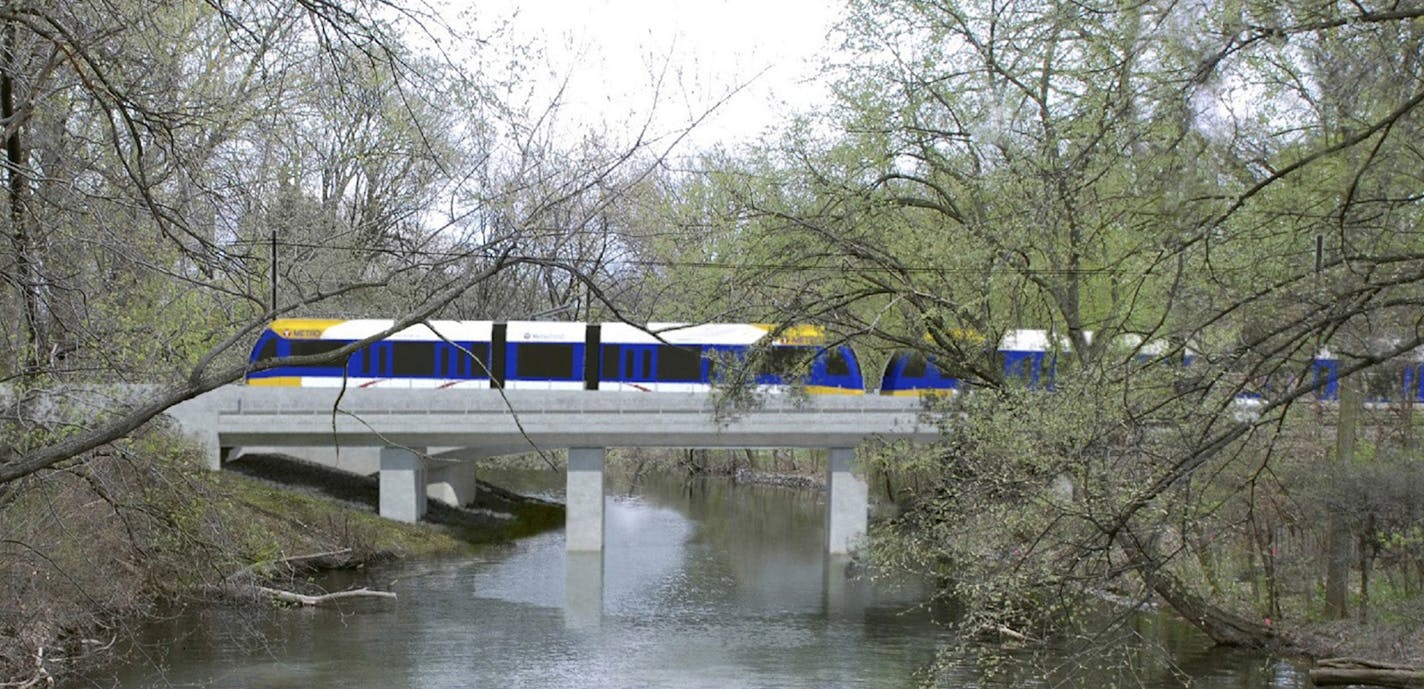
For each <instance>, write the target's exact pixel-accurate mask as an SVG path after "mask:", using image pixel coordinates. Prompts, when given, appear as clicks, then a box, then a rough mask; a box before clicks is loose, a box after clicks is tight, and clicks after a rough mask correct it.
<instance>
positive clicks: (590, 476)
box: [564, 447, 604, 552]
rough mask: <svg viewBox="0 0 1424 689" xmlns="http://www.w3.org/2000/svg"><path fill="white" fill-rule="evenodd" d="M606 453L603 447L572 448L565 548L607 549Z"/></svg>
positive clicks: (565, 493)
mask: <svg viewBox="0 0 1424 689" xmlns="http://www.w3.org/2000/svg"><path fill="white" fill-rule="evenodd" d="M603 454H604V448H601V447H573V448H569V469H568V479H567V484H566V486H567V490H565V492H564V524H565V527H564V549H565V550H568V551H570V552H589V551H594V552H598V551H602V550H603Z"/></svg>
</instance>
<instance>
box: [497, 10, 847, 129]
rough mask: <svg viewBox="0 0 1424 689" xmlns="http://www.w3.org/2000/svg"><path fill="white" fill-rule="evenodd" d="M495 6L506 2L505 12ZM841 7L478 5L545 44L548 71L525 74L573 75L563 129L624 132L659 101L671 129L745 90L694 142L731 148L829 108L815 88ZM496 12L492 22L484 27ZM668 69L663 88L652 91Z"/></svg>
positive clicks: (543, 78) (662, 118) (819, 87)
mask: <svg viewBox="0 0 1424 689" xmlns="http://www.w3.org/2000/svg"><path fill="white" fill-rule="evenodd" d="M500 3H503V6H502V9H498V10H496V8H500V7H501V5H500ZM839 5H840V3H838V2H835V1H834V0H686V1H684V0H498V2H494V3H490V2H489V0H482V2H481V3H480V5H479V6H478V7H479V8H480V10H481V11H482V12H490V11H491V10H494V11H495V12H496V13H497V14H502V15H503V16H514V17H515V19H514V23H513V29H514V37H515V38H516V40H521V39H522V40H528V41H533V42H535V43H537V44H542V45H543V46H545V48H546V50H547V54H548V56H549V59H550V61H551V63H552V69H551V70H538V71H536V70H531V71H530V72H529V73H528V74H526V75H525V76H526V77H528V78H537V79H539V80H541V81H543V82H545V83H547V84H549V85H550V87H552V85H553V84H554V83H556V82H557V79H556V78H554V77H551V75H550V72H552V73H553V74H564V73H567V74H569V75H570V77H571V78H570V79H569V91H568V92H567V93H566V100H565V103H566V107H565V108H564V110H563V111H562V119H563V120H564V121H565V123H566V124H569V125H573V126H578V125H583V124H587V125H597V124H598V123H600V122H608V123H610V124H611V125H614V126H615V127H619V128H623V129H629V128H630V125H631V124H632V123H636V122H639V121H641V117H642V116H644V115H646V114H647V113H648V112H649V110H650V109H651V108H652V107H653V106H654V104H655V100H656V105H657V108H658V114H659V119H660V122H659V124H660V125H661V128H662V129H664V130H666V129H673V128H677V127H679V126H681V125H682V124H684V123H686V122H687V121H688V120H689V119H690V118H692V117H695V116H696V115H697V114H699V113H701V112H702V111H704V110H705V109H706V108H708V107H710V106H711V105H713V104H714V103H715V102H716V101H717V100H718V99H719V98H720V97H721V96H723V95H725V94H727V93H729V92H730V91H732V90H733V89H736V88H737V87H738V86H739V85H744V84H749V85H747V86H745V88H743V90H742V91H741V92H740V93H738V94H737V95H736V96H734V97H733V99H732V100H731V101H730V102H729V103H728V104H727V105H725V106H723V107H722V108H720V109H719V111H718V112H717V113H716V114H715V115H714V116H713V118H712V119H711V120H710V121H709V122H708V123H707V124H705V125H703V126H702V127H701V128H700V129H701V131H700V133H699V134H698V135H697V138H696V141H695V142H694V143H695V144H708V143H712V142H723V143H729V144H735V143H737V142H738V141H743V140H745V139H747V138H750V137H752V136H754V135H756V134H757V133H759V132H760V131H762V130H763V129H764V128H766V127H770V126H774V125H776V124H778V123H779V122H781V121H783V120H784V117H785V113H786V112H787V111H788V110H789V109H804V108H808V107H814V106H815V105H816V104H818V103H823V102H825V98H826V96H825V91H824V86H822V85H818V84H812V83H808V79H810V78H813V77H814V76H815V75H816V74H817V73H818V69H817V66H818V65H817V59H818V55H819V54H821V53H822V52H823V51H824V49H825V46H826V43H827V35H828V32H829V31H830V28H831V26H832V24H833V23H834V22H835V19H836V16H837V13H838V11H839ZM490 16H491V15H490V14H485V17H486V19H488V18H489V17H490ZM665 62H666V63H667V65H666V71H665V74H666V76H665V78H664V86H663V89H662V92H661V94H660V95H657V96H655V91H654V88H653V84H654V82H655V79H656V77H657V74H658V72H659V71H661V70H664V63H665Z"/></svg>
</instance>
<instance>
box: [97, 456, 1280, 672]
mask: <svg viewBox="0 0 1424 689" xmlns="http://www.w3.org/2000/svg"><path fill="white" fill-rule="evenodd" d="M529 478H530V476H527V475H526V476H523V477H514V476H512V475H505V476H501V477H497V478H496V480H497V481H499V482H503V483H505V484H506V485H508V484H509V483H511V482H516V481H518V480H527V479H529ZM532 478H533V479H534V481H535V482H534V483H533V484H527V483H526V484H525V485H523V486H515V487H516V488H523V489H525V490H529V489H530V488H533V489H535V490H546V491H553V490H557V487H558V485H559V484H560V482H561V481H562V477H561V476H560V475H557V474H551V473H543V474H538V475H533V476H532ZM605 516H606V528H607V531H606V552H605V554H604V555H603V557H602V558H599V557H598V556H574V557H566V556H565V553H564V550H563V534H562V532H554V533H550V534H546V535H543V536H538V537H535V538H530V539H526V540H524V541H521V542H518V543H516V544H513V545H509V546H501V547H498V548H491V549H489V550H488V551H486V552H483V553H481V554H479V555H478V556H476V557H474V558H465V559H459V560H453V559H447V560H434V561H421V562H405V563H399V564H397V565H393V566H390V567H382V568H374V569H372V570H370V571H368V572H363V573H360V574H359V575H343V576H342V577H339V578H334V579H333V580H332V581H330V582H327V583H328V585H329V586H330V587H332V588H344V587H347V586H352V585H366V584H369V585H372V586H376V587H380V588H388V589H390V590H394V591H396V592H397V593H398V594H399V596H400V598H399V600H397V601H367V602H360V603H355V604H352V605H348V606H344V607H343V608H340V609H325V608H323V609H315V610H311V609H285V610H273V611H270V612H266V613H260V614H253V613H251V612H245V611H238V610H229V609H219V610H206V611H196V612H193V613H188V614H184V615H182V616H179V617H177V618H175V619H172V620H169V621H167V622H165V623H162V624H157V625H152V626H151V627H149V628H146V629H145V630H144V631H143V633H142V637H143V638H144V642H143V644H142V645H141V646H140V647H139V648H137V649H136V651H135V661H134V662H133V663H131V664H129V665H127V666H125V667H121V668H118V669H117V670H114V671H110V672H107V673H99V674H96V675H95V676H91V677H88V678H85V679H83V680H79V681H76V682H73V683H71V685H70V686H74V687H81V686H122V687H340V688H342V689H353V688H359V687H372V688H380V689H389V688H391V687H686V688H697V687H708V688H714V687H715V688H716V689H727V688H729V687H768V688H773V687H788V688H790V687H798V688H801V687H806V688H809V687H915V686H921V685H922V684H923V683H924V682H926V681H929V682H931V683H932V684H935V685H938V686H944V687H1018V686H1045V687H1049V686H1059V685H1062V684H1063V683H1065V682H1067V683H1071V684H1081V685H1086V686H1148V687H1184V686H1192V687H1233V688H1234V687H1242V688H1245V687H1304V686H1306V682H1305V678H1304V676H1303V674H1302V673H1300V672H1299V671H1297V670H1296V669H1295V668H1294V667H1293V666H1291V665H1290V664H1287V663H1280V662H1275V661H1271V660H1270V659H1267V658H1263V657H1259V656H1253V655H1249V654H1235V653H1229V652H1223V651H1219V650H1213V649H1210V648H1208V647H1207V646H1206V644H1205V643H1204V642H1203V641H1202V639H1200V638H1199V637H1197V636H1196V635H1195V634H1193V633H1191V632H1190V631H1189V630H1186V629H1184V628H1182V627H1181V626H1180V625H1177V624H1173V623H1171V622H1170V621H1169V620H1166V619H1162V618H1158V617H1151V616H1146V617H1143V618H1142V619H1141V621H1140V623H1139V624H1138V625H1137V627H1136V629H1134V630H1130V631H1131V633H1129V634H1126V635H1124V636H1123V638H1121V639H1117V640H1114V641H1113V642H1112V643H1110V644H1108V647H1110V648H1113V649H1115V651H1114V652H1115V653H1116V654H1117V655H1116V656H1115V658H1112V659H1110V658H1106V657H1104V658H1103V659H1102V660H1103V661H1104V662H1103V663H1102V664H1103V665H1106V666H1116V667H1117V668H1118V669H1113V670H1106V669H1096V668H1093V667H1092V666H1093V665H1094V664H1095V663H1094V662H1093V656H1092V654H1088V655H1086V656H1085V655H1082V654H1077V655H1069V654H1067V653H1066V652H1061V653H1060V652H1057V651H1049V652H1047V653H1044V652H1039V653H1037V654H1036V655H1034V656H1032V657H1028V656H1025V657H1022V658H1018V660H1020V661H1021V662H1018V663H1014V664H1013V665H1012V666H1011V667H1010V668H1009V669H1002V667H1001V666H1000V665H998V664H990V663H988V662H984V661H983V659H982V658H981V657H976V654H974V652H973V651H968V652H963V653H961V654H960V655H956V656H950V657H947V658H946V659H945V660H946V662H944V663H942V664H941V666H940V667H939V668H938V669H934V670H931V669H930V668H931V666H932V665H933V663H934V661H935V659H936V657H937V650H938V649H939V648H941V647H944V646H946V645H948V644H950V643H951V642H952V641H953V639H952V638H950V637H949V636H948V635H947V633H946V632H945V631H944V629H943V628H941V627H940V626H938V625H936V624H935V623H934V621H933V620H932V615H931V614H930V613H929V612H928V611H926V610H924V609H922V608H921V607H919V606H918V605H917V602H918V601H919V600H921V598H922V595H923V591H922V590H921V589H920V587H918V586H914V585H908V584H904V583H902V584H899V585H889V584H876V585H871V584H870V583H868V582H865V581H863V580H861V579H859V578H855V577H853V576H851V577H847V575H846V573H847V566H846V563H845V562H843V561H828V559H827V558H826V557H825V555H824V554H823V553H822V549H823V546H822V541H823V539H824V537H825V532H824V524H823V519H824V497H823V495H822V494H820V493H818V492H814V491H806V490H793V489H787V488H775V487H749V486H732V485H731V484H729V483H726V482H722V481H701V482H693V483H688V482H685V481H683V480H680V479H654V480H645V481H643V482H641V484H640V485H639V486H638V487H637V488H635V489H631V490H630V489H628V488H619V489H616V492H615V494H612V495H610V496H609V498H608V504H607V510H606V515H605ZM1135 637H1142V638H1149V639H1157V640H1159V641H1164V642H1165V643H1166V645H1167V647H1168V648H1169V649H1170V652H1169V653H1168V654H1166V655H1164V654H1161V653H1156V652H1153V651H1150V650H1147V649H1150V648H1153V646H1152V645H1150V644H1144V643H1142V642H1141V641H1140V640H1139V639H1138V638H1135ZM1055 653H1058V655H1055ZM1116 658H1127V659H1129V660H1130V661H1131V663H1130V664H1128V665H1127V666H1126V669H1122V664H1121V663H1116V662H1107V661H1109V660H1115V659H1116ZM1085 662H1086V664H1087V666H1088V667H1086V668H1084V667H1083V665H1084V663H1085Z"/></svg>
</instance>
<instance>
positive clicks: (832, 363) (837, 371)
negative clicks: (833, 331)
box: [826, 347, 850, 376]
mask: <svg viewBox="0 0 1424 689" xmlns="http://www.w3.org/2000/svg"><path fill="white" fill-rule="evenodd" d="M826 375H828V376H848V375H850V362H848V361H846V357H845V352H842V351H841V348H840V347H833V348H831V349H829V350H827V351H826Z"/></svg>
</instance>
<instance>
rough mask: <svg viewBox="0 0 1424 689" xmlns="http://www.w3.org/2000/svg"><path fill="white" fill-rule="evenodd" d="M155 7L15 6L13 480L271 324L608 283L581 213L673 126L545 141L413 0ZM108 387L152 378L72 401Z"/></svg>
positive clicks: (2, 373) (632, 172) (405, 313)
mask: <svg viewBox="0 0 1424 689" xmlns="http://www.w3.org/2000/svg"><path fill="white" fill-rule="evenodd" d="M150 9H151V8H148V7H147V6H145V5H143V4H142V3H130V2H127V1H126V0H108V1H105V2H99V3H78V4H76V3H50V2H41V3H37V4H29V5H25V6H11V7H8V8H6V9H4V10H0V23H3V25H4V26H3V27H0V28H3V31H0V33H3V36H4V37H5V43H4V47H5V48H6V50H5V51H4V55H3V58H4V60H3V62H4V64H3V65H0V85H3V86H4V89H0V90H3V91H4V94H0V101H4V102H7V103H9V105H8V109H6V110H5V113H4V117H5V119H4V122H5V126H6V130H5V132H6V136H7V138H8V140H9V142H10V143H11V147H10V148H11V151H10V155H9V156H8V158H7V164H6V168H5V177H6V182H7V186H6V189H7V193H6V197H5V198H6V203H7V208H6V210H7V212H6V214H5V216H4V217H5V218H6V219H7V220H6V222H7V224H6V233H7V235H8V236H9V237H10V238H11V240H12V241H11V242H10V247H11V251H10V252H9V253H7V255H6V261H7V262H6V264H5V267H4V270H3V275H4V276H5V280H6V282H5V284H6V286H7V287H6V291H5V294H4V297H3V301H0V309H3V313H4V314H5V315H6V317H8V318H9V319H11V320H12V321H14V322H16V323H20V324H22V325H23V326H24V327H22V328H21V329H19V330H18V331H14V332H12V331H7V333H6V336H5V337H7V338H8V339H6V340H4V341H0V351H3V354H0V380H3V381H5V382H6V383H7V384H8V388H7V391H6V399H5V408H4V409H5V411H4V416H5V418H6V423H5V425H4V427H3V428H0V487H3V486H6V485H8V484H12V483H13V482H14V481H16V480H17V479H20V478H23V477H26V476H30V475H32V474H34V473H35V472H39V471H42V470H44V469H46V468H47V467H52V466H54V465H56V464H58V463H63V462H66V461H69V460H71V459H74V458H76V457H80V456H81V455H82V453H83V452H85V451H86V450H89V449H92V448H94V447H96V446H98V445H100V444H103V443H105V442H108V441H111V440H113V439H115V438H118V437H121V436H123V435H125V434H126V433H128V432H130V431H132V430H134V429H135V428H138V427H139V426H140V425H141V424H143V423H145V422H146V421H148V420H149V419H151V418H152V417H153V416H155V415H157V414H159V413H161V412H162V411H163V410H165V409H167V408H168V407H170V406H172V405H173V404H175V403H177V402H180V401H182V400H185V399H188V398H191V397H193V396H196V395H198V394H201V393H203V392H205V391H207V390H211V389H213V388H214V387H217V386H219V385H223V384H226V383H229V382H232V381H234V380H237V379H239V378H241V377H242V375H243V374H244V373H245V372H247V371H248V370H249V364H248V363H247V362H246V358H247V357H246V346H247V344H249V343H250V342H251V341H252V338H253V337H255V335H256V334H257V332H258V331H259V330H260V328H261V327H262V324H263V323H265V322H266V321H267V320H269V319H271V318H273V317H276V316H280V315H286V314H292V313H312V312H320V313H322V314H323V315H341V314H357V315H367V316H369V315H376V313H375V312H380V314H383V315H384V314H396V315H397V316H398V317H397V319H396V325H395V326H394V328H397V329H398V328H402V327H405V326H408V325H411V324H413V323H418V322H420V321H422V320H425V319H428V318H433V317H437V316H441V315H447V314H449V315H453V314H459V313H462V312H464V308H465V305H467V304H468V302H467V301H465V300H466V298H467V296H468V295H470V294H471V293H472V292H473V291H474V290H476V289H477V288H485V287H490V286H492V285H495V284H497V283H498V282H499V280H496V278H500V279H501V280H502V279H503V277H504V276H507V275H516V274H518V273H521V272H524V271H528V270H538V271H557V272H560V273H561V274H562V275H568V276H573V277H572V279H573V280H575V281H578V282H581V283H582V284H583V285H584V287H586V288H589V289H587V290H586V291H588V292H590V293H592V294H593V295H594V296H595V298H597V296H598V295H600V294H601V289H600V287H599V285H598V284H597V283H596V281H597V280H601V279H603V276H601V275H600V273H599V271H600V270H602V268H601V266H604V265H606V264H605V263H603V262H602V259H600V258H598V254H597V251H598V249H597V243H596V242H594V243H589V242H585V241H584V238H586V237H590V236H596V234H594V235H590V234H589V233H587V230H588V228H592V227H597V225H598V222H599V219H600V218H601V217H607V215H608V213H607V209H608V208H609V206H610V205H611V204H612V202H613V201H614V200H616V199H617V198H618V197H619V196H620V195H622V194H624V193H626V191H627V190H628V189H629V188H631V186H632V185H634V184H635V183H636V181H637V180H638V179H640V178H641V176H642V173H641V172H640V170H646V169H648V168H651V167H654V166H656V165H657V164H658V161H659V160H660V159H662V158H664V157H665V156H666V155H667V151H668V149H669V147H670V146H672V145H674V144H675V143H676V142H675V141H673V142H672V143H669V142H667V141H652V140H642V139H639V140H635V141H634V142H632V143H631V144H629V145H627V146H624V147H618V148H613V147H599V146H597V145H593V144H590V145H589V146H588V147H587V148H586V149H582V150H573V151H570V150H568V149H560V148H555V147H552V146H546V145H539V143H538V142H540V141H542V140H543V137H546V136H547V135H548V130H547V126H548V125H547V120H546V119H541V118H538V117H534V116H533V115H537V114H539V113H531V112H529V111H528V110H527V109H526V106H524V105H520V104H519V103H518V102H516V101H514V100H513V99H510V100H501V99H502V98H508V97H509V96H508V94H510V93H515V94H517V93H518V92H519V90H520V89H521V88H522V87H521V86H519V84H517V83H513V82H511V83H497V82H496V81H495V79H494V78H493V77H485V76H482V75H480V74H474V73H471V72H469V71H468V69H467V68H466V67H464V66H462V64H460V63H458V62H457V61H456V60H455V58H454V57H453V56H452V55H449V54H445V53H440V52H434V51H432V50H431V49H422V48H417V47H416V42H414V41H412V40H410V39H408V38H407V37H409V36H412V35H415V36H419V35H424V36H427V37H431V38H433V39H440V38H441V37H442V36H444V37H445V38H449V37H450V36H451V35H453V31H452V30H451V29H449V28H448V27H445V26H443V25H441V24H440V23H439V22H438V21H437V20H435V19H434V18H432V17H428V16H425V15H422V14H420V13H419V12H417V11H413V10H409V9H405V8H402V7H400V6H398V5H394V4H387V3H372V4H366V3H350V4H347V3H297V4H294V5H269V4H263V3H235V4H233V3H210V4H199V5H191V6H185V7H183V8H181V9H179V10H175V11H173V12H163V13H155V12H152V11H150ZM432 42H434V43H435V44H437V45H438V44H439V43H440V41H439V40H434V41H432ZM474 44H475V45H481V44H480V43H479V42H478V41H475V42H474ZM491 49H493V48H491ZM6 94H8V98H7V97H6ZM497 94H505V95H498V96H497ZM549 107H552V106H549ZM575 154H576V155H575ZM273 232H276V233H277V235H278V237H277V238H278V247H277V248H278V250H279V251H278V253H279V258H278V265H277V267H276V270H277V276H276V277H277V278H278V286H279V287H280V289H279V303H278V304H277V305H275V307H273V306H271V305H269V304H268V289H267V288H268V283H269V280H270V279H271V278H272V277H273V276H272V271H273V267H272V266H271V265H270V261H269V258H268V247H269V242H270V237H271V235H272V233H273ZM570 245H573V246H575V247H577V248H575V249H573V250H571V251H570V250H566V249H565V247H567V246H570ZM546 275H548V278H547V279H546V280H545V282H546V283H547V284H549V285H550V287H551V289H552V291H553V293H554V294H555V295H562V294H565V293H567V292H569V291H570V284H572V283H568V282H565V283H563V284H559V285H555V284H553V282H554V280H553V274H552V273H546ZM559 298H562V296H559ZM340 355H341V353H334V354H332V355H331V356H333V357H335V356H340ZM12 362H13V363H12ZM95 382H100V383H146V384H151V385H157V386H158V387H157V388H156V389H154V390H151V391H149V390H144V391H141V392H138V393H134V392H133V390H132V389H127V390H125V389H117V390H114V391H112V392H113V393H114V397H113V398H112V399H110V398H106V397H105V396H104V395H105V394H107V393H104V392H102V391H94V392H90V393H86V395H81V396H80V397H81V400H80V401H79V403H78V404H71V403H69V402H64V401H63V400H65V399H67V397H68V396H70V392H71V391H72V390H74V388H73V387H72V385H73V384H75V383H95ZM57 400H59V401H60V402H59V403H55V402H56V401H57Z"/></svg>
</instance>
